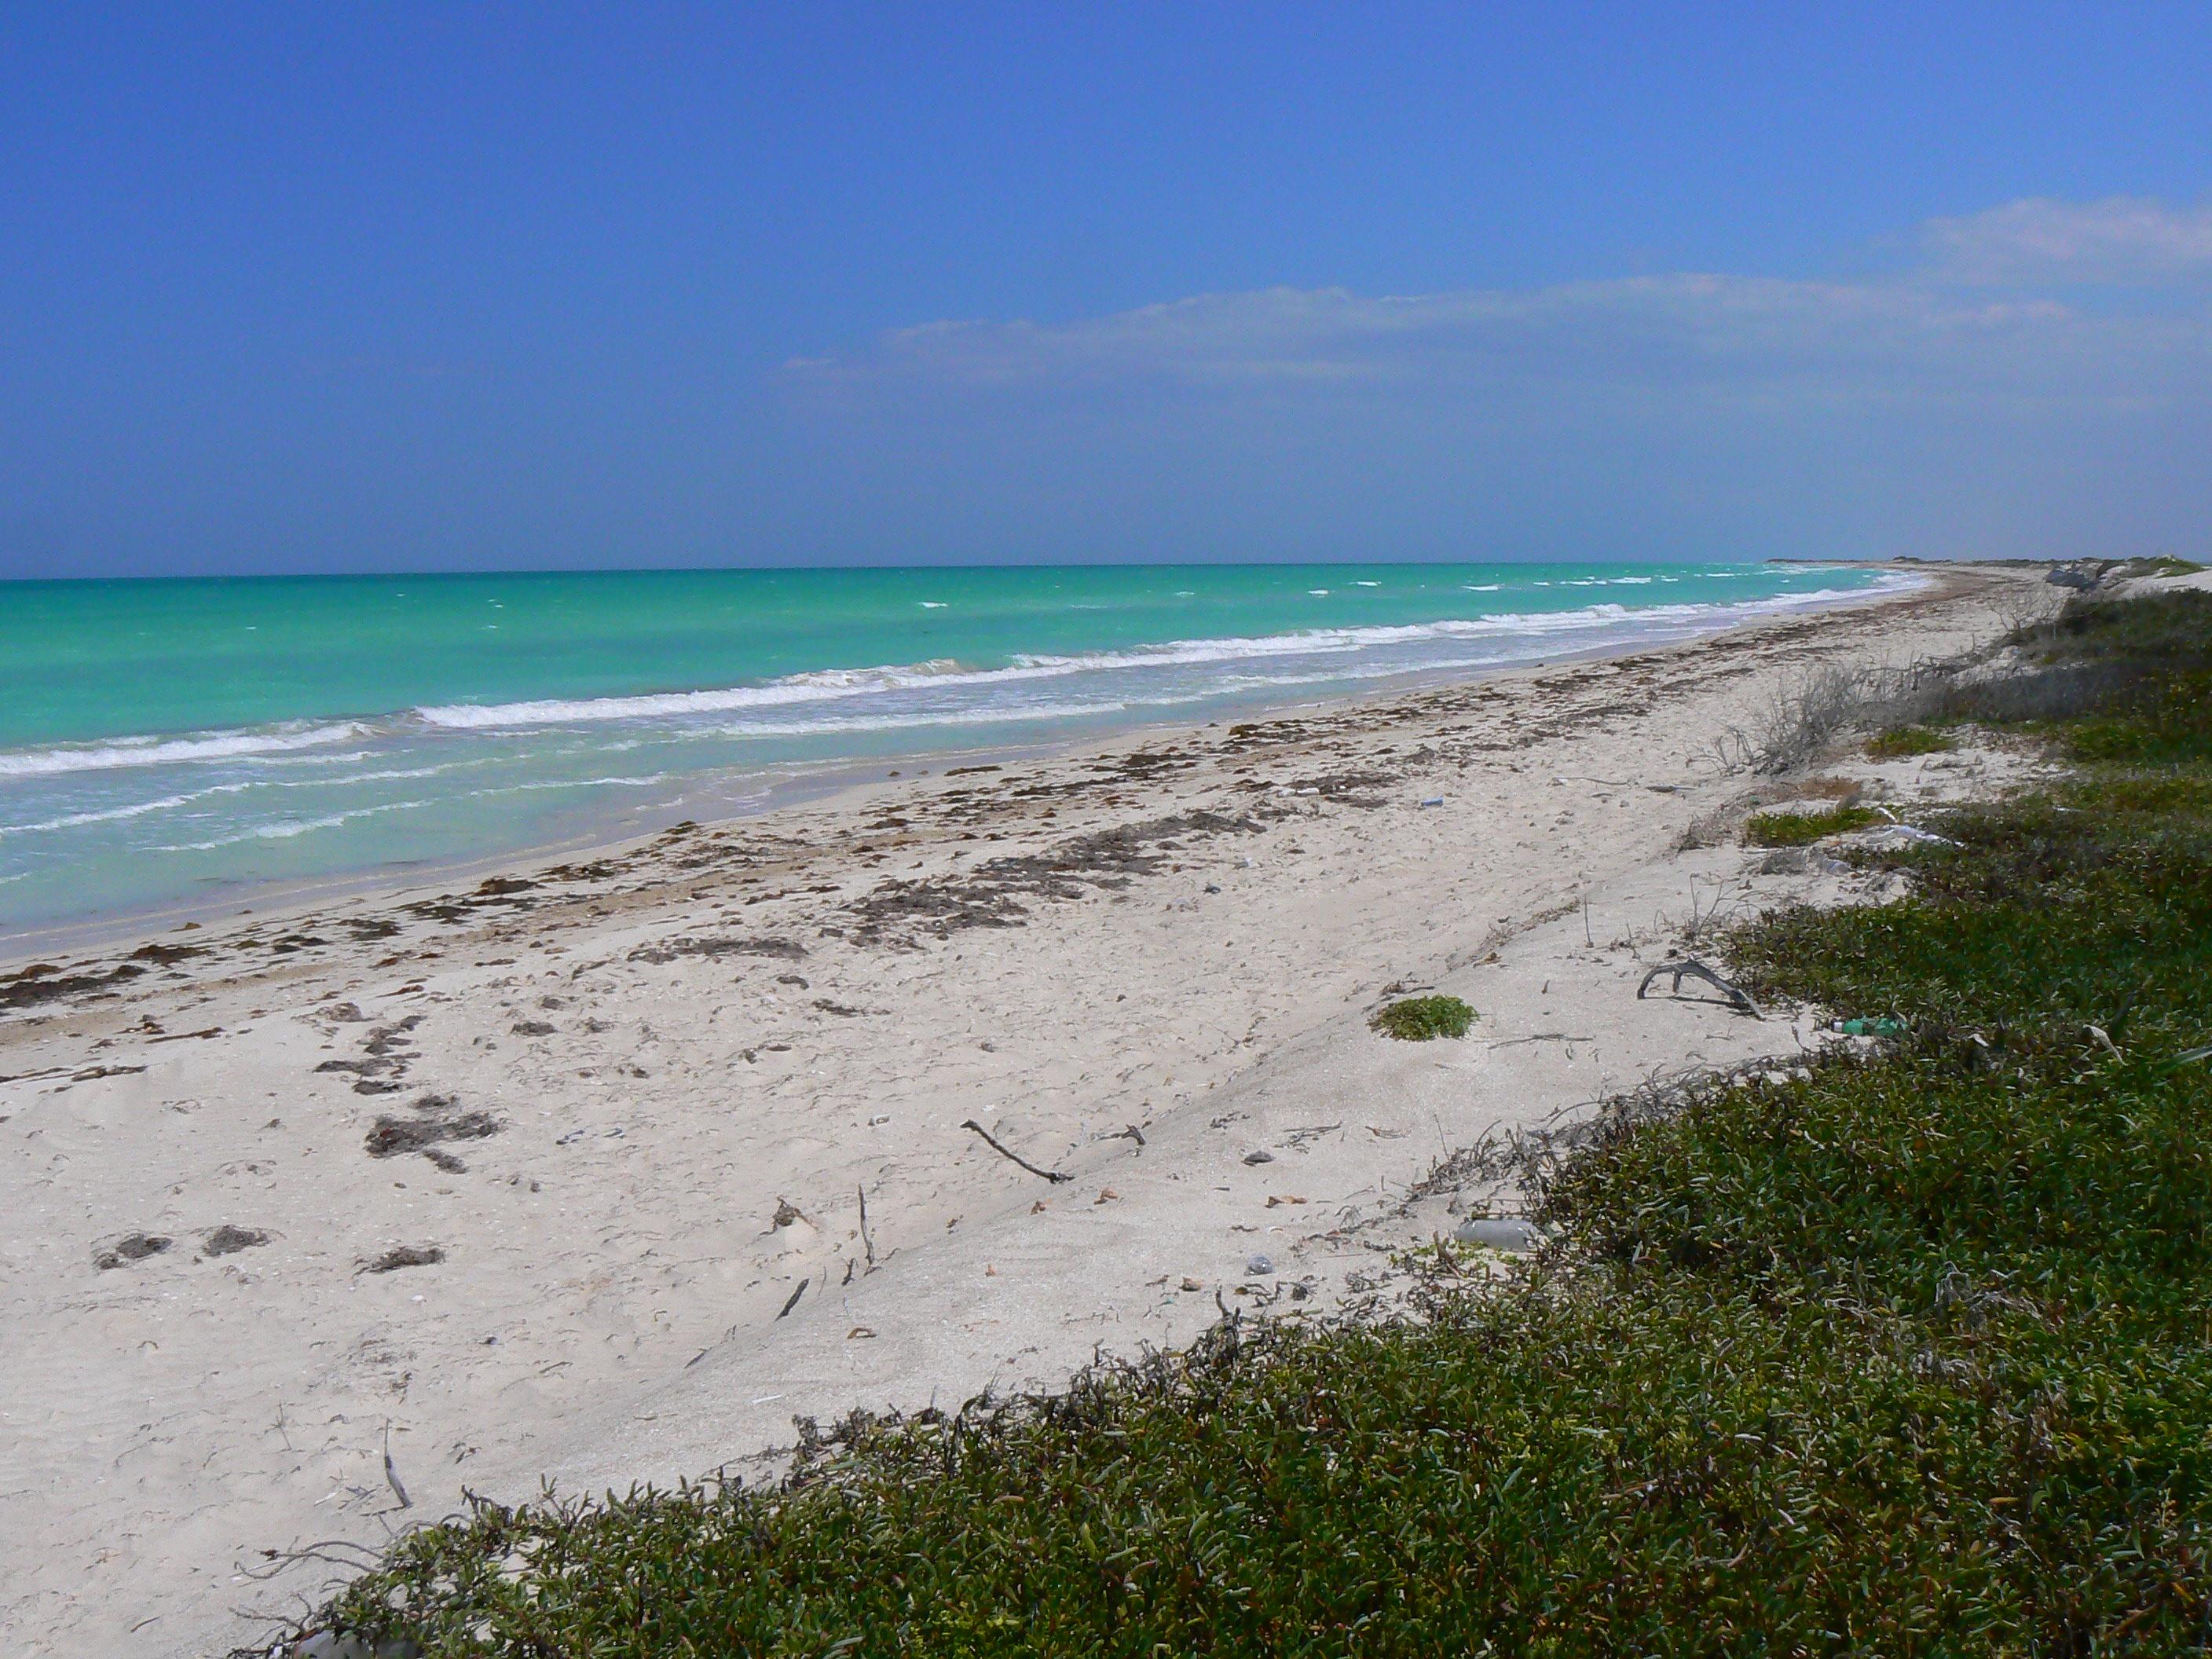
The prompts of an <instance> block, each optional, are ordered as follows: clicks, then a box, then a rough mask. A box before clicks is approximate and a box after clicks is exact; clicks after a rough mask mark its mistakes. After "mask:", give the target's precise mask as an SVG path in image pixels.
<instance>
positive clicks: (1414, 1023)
mask: <svg viewBox="0 0 2212 1659" xmlns="http://www.w3.org/2000/svg"><path fill="white" fill-rule="evenodd" d="M1368 1024H1369V1025H1370V1026H1371V1027H1373V1028H1374V1029H1375V1030H1378V1031H1380V1032H1382V1033H1383V1036H1394V1037H1396V1038H1397V1039H1398V1040H1399V1041H1400V1042H1431V1041H1433V1040H1434V1039H1435V1038H1437V1037H1463V1036H1466V1035H1467V1034H1468V1029H1469V1028H1470V1027H1471V1026H1473V1025H1474V1009H1472V1008H1470V1007H1468V1006H1467V1004H1466V1003H1464V1002H1462V1001H1461V1000H1460V999H1459V998H1457V997H1443V996H1435V997H1403V998H1401V999H1400V1000H1398V1001H1396V1002H1386V1003H1384V1004H1383V1006H1382V1007H1380V1008H1378V1009H1376V1012H1375V1018H1373V1019H1371V1020H1370V1021H1368Z"/></svg>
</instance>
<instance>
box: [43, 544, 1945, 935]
mask: <svg viewBox="0 0 2212 1659" xmlns="http://www.w3.org/2000/svg"><path fill="white" fill-rule="evenodd" d="M1805 564H1812V566H1816V568H1863V571H1875V573H1891V566H1889V564H1887V562H1874V560H1865V562H1838V560H1808V562H1805ZM1144 568H1159V571H1175V568H1182V566H1144ZM1272 568H1294V571H1321V568H1383V566H1336V564H1329V566H1272ZM1409 568H1416V566H1409ZM1420 568H1455V566H1420ZM1590 568H1610V566H1590ZM1655 568H1668V566H1655ZM679 575H681V573H679ZM1911 575H1916V577H1917V580H1920V581H1924V580H1929V573H1927V571H1916V573H1911ZM1889 592H1893V591H1889ZM1907 592H1911V588H1907ZM1881 598H1889V595H1887V592H1869V595H1850V598H1840V599H1832V602H1825V604H1820V606H1805V608H1798V611H1787V613H1781V615H1818V613H1827V611H1838V608H1850V606H1858V604H1867V602H1871V599H1881ZM1754 604H1759V602H1754ZM1632 611H1635V606H1631V613H1632ZM1531 615H1548V613H1531ZM1763 619H1765V617H1752V619H1747V622H1732V623H1723V626H1714V629H1712V633H1694V635H1687V637H1719V635H1723V633H1728V630H1732V629H1743V626H1759V623H1760V622H1763ZM1648 648H1655V646H1652V641H1646V639H1620V641H1604V644H1599V646H1590V648H1573V646H1566V644H1562V648H1558V650H1548V653H1547V654H1544V657H1540V659H1535V661H1579V659H1589V657H1610V654H1624V653H1632V650H1648ZM1526 668H1528V661H1500V664H1498V665H1482V668H1474V671H1468V668H1409V671H1405V672H1398V675H1385V677H1374V679H1364V681H1349V684H1345V686H1340V688H1334V690H1328V692H1322V695H1318V696H1316V695H1312V692H1307V690H1305V688H1298V690H1297V692H1291V695H1285V692H1272V690H1252V692H1249V695H1245V696H1224V699H1217V702H1214V703H1212V706H1210V708H1206V710H1203V714H1206V717H1207V719H1212V721H1234V719H1255V717H1263V714H1270V712H1279V710H1285V708H1310V706H1322V708H1334V706H1338V703H1358V702H1360V699H1370V696H1395V695H1401V692H1405V690H1407V688H1420V686H1443V684H1460V681H1474V679H1489V677H1498V675H1513V672H1524V671H1526ZM1192 712H1197V710H1192ZM1192 712H1183V710H1164V712H1161V714H1159V717H1151V719H1126V721H1109V723H1103V726H1099V723H1097V721H1084V723H1078V726H1073V728H1071V730H1064V732H1060V734H1053V737H1046V738H1042V741H1030V744H1020V741H1009V744H995V741H957V738H953V741H947V744H942V745H931V748H915V750H902V752H894V754H890V757H883V759H865V757H825V759H818V761H783V763H772V765H765V768H750V769H748V768H721V769H702V772H695V775H686V776H684V779H681V790H679V792H677V794H675V796H672V799H668V801H659V803H653V805H644V807H637V810H630V807H629V803H626V801H623V799H622V796H619V792H606V794H604V796H602V799H599V801H598V803H595V807H592V810H588V811H581V814H580V817H581V818H584V823H581V825H577V827H575V829H573V832H571V834H557V836H540V838H531V841H525V842H518V845H504V848H493V849H489V852H471V854H453V856H445V854H429V856H422V858H404V860H383V863H374V865H368V867H356V869H337V872H331V874H323V876H264V878H239V880H226V883H223V884H219V887H212V890H208V891H206V894H201V896H195V898H175V900H157V902H119V905H115V907H111V909H104V911H101V914H91V915H70V918H60V921H53V922H33V925H18V927H7V925H4V915H7V905H4V891H7V890H4V884H0V963H28V960H35V957H40V956H51V953H66V951H82V949H93V947H101V945H112V942H119V940H126V938H135V936H149V933H159V931H168V929H179V927H191V925H197V927H210V925H219V922H222V921H226V918H234V915H239V914H241V911H252V914H258V915H268V914H289V911H296V909H303V907H314V905H327V902H337V900H343V898H356V896H376V894H387V891H410V890H416V887H427V884H435V883H453V880H465V878H473V876H487V874H495V872H502V869H511V867H526V865H542V863H550V860H557V858H564V856H571V858H573V856H586V854H591V852H595V849H611V848H622V845H626V842H630V841H635V838H641V836H653V834H657V832H659V829H665V827H668V825H671V823H679V821H684V818H708V821H726V818H754V817H763V814H775V811H779V810H785V807H790V805H799V803H810V801H821V799H825V796H834V794H842V792H848V790H856V787H867V785H872V783H880V781H887V779H891V776H896V775H907V776H911V775H915V772H927V769H936V768H942V765H949V763H951V765H956V763H963V761H969V763H975V761H991V759H1009V757H1020V759H1042V757H1055V754H1066V752H1078V750H1084V748H1088V745H1097V744H1113V741H1124V738H1128V737H1134V734H1144V732H1168V730H1179V728H1183V726H1190V721H1192ZM316 719H321V717H316ZM325 723H343V721H341V717H330V719H327V721H325Z"/></svg>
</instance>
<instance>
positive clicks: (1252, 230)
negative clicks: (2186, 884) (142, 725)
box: [0, 0, 2212, 575]
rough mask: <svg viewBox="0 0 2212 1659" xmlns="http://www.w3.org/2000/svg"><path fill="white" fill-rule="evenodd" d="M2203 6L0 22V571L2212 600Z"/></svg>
mask: <svg viewBox="0 0 2212 1659" xmlns="http://www.w3.org/2000/svg"><path fill="white" fill-rule="evenodd" d="M2207 85H2212V7H2207V6H2205V5H2203V4H2201V3H2175V4H2167V5H2154V6H2129V5H2124V4H2103V5H2097V6H2086V5H2085V6H2071V7H2061V6H2039V5H2033V4H2021V3H2015V4H2007V5H2002V6H2000V5H1978V6H1959V5H1943V4H1914V5H1910V6H1906V5H1894V6H1890V5H1873V4H1869V5H1863V6H1856V7H1850V8H1813V7H1776V6H1772V5H1744V6H1719V5H1684V6H1677V7H1666V8H1657V7H1650V6H1642V5H1605V4H1588V5H1579V6H1577V5H1571V4H1565V5H1556V6H1549V7H1541V8H1540V7H1512V8H1507V7H1474V6H1467V5H1457V6H1435V7H1431V6H1424V5H1413V4H1388V3H1367V4H1358V5H1352V4H1344V5H1328V6H1319V5H1299V4H1273V5H1261V4H1256V3H1255V4H1240V5H1200V4H1183V5H1175V6H1167V5H1162V6H1148V5H1144V4H1132V3H1123V4H1117V5H1112V6H1105V5H1101V6H1096V7H1076V6H1055V5H1048V4H1039V3H1035V0H1032V3H1030V4H1026V5H1018V6H1006V7H994V6H981V5H954V4H939V5H937V6H933V7H921V6H912V7H908V6H896V5H881V6H841V5H836V4H830V3H817V4H812V5H807V6H776V7H757V8H756V7H742V6H730V5H716V6H707V5H702V6H696V7H690V6H674V5H656V4H637V5H626V6H622V7H614V6H607V7H594V8H585V7H577V6H562V5H556V4H535V5H520V4H518V5H512V6H508V5H469V4H441V5H435V6H431V5H425V6H409V5H403V4H397V3H393V4H384V5H375V6H369V5H344V4H334V5H327V6H313V7H303V6H298V5H292V4H285V5H277V4H270V5H254V4H242V3H241V4H228V5H222V6H202V5H193V4H187V3H179V4H175V5H169V6H161V7H149V6H143V5H132V6H118V7H112V8H110V7H103V6H100V5H96V4H88V3H75V4H69V5H46V4H40V3H34V0H14V3H11V4H10V5H9V6H8V7H6V8H4V9H0V249H4V252H5V257H4V258H0V574H14V575H72V574H171V573H196V572H269V571H289V570H300V571H318V570H341V569H375V568H399V569H424V568H488V567H506V568H518V567H519V568H553V567H578V566H604V565H616V566H635V565H659V564H723V563H816V562H876V563H880V562H908V561H952V562H981V561H999V560H1063V559H1187V558H1216V557H1218V558H1337V557H1363V558H1378V557H1392V556H1402V557H1414V558H1431V557H1468V558H1481V557H1514V556H1593V557H1595V556H1642V555H1650V556H1740V557H1751V556H1765V555H1769V554H1787V555H1809V556H1830V555H1860V554H1864V555H1871V556H1885V555H1889V554H1895V553H1912V554H1924V555H1939V556H1940V555H1947V554H2033V555H2041V554H2046V553H2058V554H2071V553H2081V552H2134V551H2143V550H2173V551H2179V552H2183V553H2195V554H2197V555H2199V556H2203V555H2206V554H2208V553H2212V545H2208V532H2207V529H2206V526H2208V525H2212V118H2208V115H2207V104H2206V97H2205V93H2204V88H2205V87H2206V86H2207Z"/></svg>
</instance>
